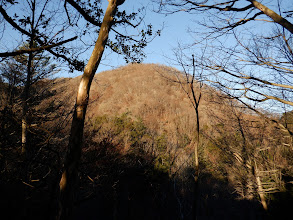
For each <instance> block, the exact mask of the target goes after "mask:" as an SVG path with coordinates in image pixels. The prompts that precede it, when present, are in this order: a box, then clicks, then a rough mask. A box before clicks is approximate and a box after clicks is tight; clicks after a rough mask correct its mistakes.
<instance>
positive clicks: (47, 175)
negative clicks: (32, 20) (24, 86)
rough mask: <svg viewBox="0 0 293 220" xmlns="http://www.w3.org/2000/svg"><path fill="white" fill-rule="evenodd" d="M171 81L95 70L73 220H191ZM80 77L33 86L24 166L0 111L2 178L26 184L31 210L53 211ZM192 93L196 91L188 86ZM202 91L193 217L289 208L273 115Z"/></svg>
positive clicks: (288, 164)
mask: <svg viewBox="0 0 293 220" xmlns="http://www.w3.org/2000/svg"><path fill="white" fill-rule="evenodd" d="M178 78H179V79H184V77H183V75H182V73H180V72H179V71H177V70H176V69H174V68H170V67H166V66H161V65H155V64H129V65H127V66H123V67H120V68H117V69H114V70H111V71H105V72H101V73H98V74H96V76H95V78H94V80H93V82H92V86H91V91H90V98H89V106H88V109H87V115H86V123H85V131H84V140H83V149H82V160H81V164H80V170H79V172H80V184H81V186H80V188H79V191H78V199H79V200H78V202H77V204H76V210H75V214H76V219H82V218H83V217H84V216H86V218H88V219H90V218H95V217H97V215H98V216H99V217H101V219H109V218H110V219H112V218H114V219H143V218H147V219H180V218H179V216H181V217H182V216H183V218H184V219H192V204H193V202H194V179H193V177H194V173H195V169H194V146H195V144H196V143H197V138H196V114H195V111H194V108H193V106H192V104H191V101H190V99H189V98H188V95H187V94H186V92H185V91H188V87H187V86H186V85H185V84H180V83H178ZM80 79H81V77H76V78H58V79H55V80H47V81H42V82H40V83H39V84H36V86H35V87H34V89H35V91H37V92H38V93H37V94H39V95H38V96H36V98H34V99H33V101H32V103H33V104H34V105H33V107H32V111H31V115H32V117H31V119H30V120H31V128H30V135H31V137H32V139H31V143H30V146H31V149H30V157H31V159H30V160H29V161H30V162H29V163H28V165H27V166H23V165H21V164H22V163H26V161H24V162H22V163H20V162H18V161H21V158H20V157H19V156H18V151H19V150H18V149H19V148H18V147H16V146H19V137H20V132H21V129H20V125H21V123H20V120H18V119H17V118H18V117H19V115H20V112H21V111H20V110H19V109H20V105H19V104H18V103H16V104H15V105H14V106H13V108H12V109H11V110H9V111H10V112H8V113H9V114H8V116H9V117H8V116H7V111H8V110H7V107H6V108H4V107H3V108H2V110H1V115H0V116H1V117H2V119H3V120H2V125H3V126H2V127H1V128H2V129H3V128H5V129H6V130H5V131H10V132H6V133H5V134H4V132H2V133H1V135H2V136H1V137H3V138H2V140H3V141H2V144H3V146H5V147H4V148H1V152H0V153H1V158H4V159H3V163H2V165H1V166H2V167H1V169H2V170H3V172H2V173H1V175H2V176H3V178H6V179H8V180H9V181H10V182H15V184H16V186H17V187H16V188H17V189H18V190H19V189H21V190H23V189H24V188H23V187H28V188H27V190H28V192H26V193H27V195H29V196H28V197H27V201H28V202H27V206H29V207H32V210H35V209H39V210H44V213H46V210H47V212H51V211H52V209H54V207H50V206H48V205H46V204H47V203H50V201H51V200H52V199H53V200H54V198H53V197H51V196H50V195H52V194H54V187H52V186H53V185H52V183H54V184H56V183H55V182H56V179H58V175H59V170H60V166H61V164H62V161H63V159H64V155H65V152H66V148H67V143H68V138H69V133H70V125H71V119H72V113H73V112H72V110H73V107H74V104H75V97H76V91H77V89H78V85H79V82H80ZM194 87H195V88H196V89H195V93H196V94H198V93H199V92H200V90H199V88H198V85H197V82H195V84H194ZM182 88H184V89H185V91H184V90H183V89H182ZM3 91H5V89H4V90H3ZM201 92H202V99H201V102H200V104H199V131H200V135H199V137H200V138H199V142H198V143H199V194H198V198H197V199H198V201H199V204H200V205H199V206H198V209H199V213H214V214H215V216H226V217H227V218H226V219H233V216H238V217H239V216H241V217H242V218H244V219H248V218H250V217H251V216H262V217H261V218H260V219H266V216H267V213H266V212H264V211H263V207H262V204H263V202H264V201H265V202H266V203H267V204H268V206H269V207H270V212H269V214H268V216H275V214H276V213H277V212H278V211H279V210H283V211H284V210H289V209H287V208H286V206H284V204H290V202H292V197H291V196H290V195H291V194H290V192H291V191H290V190H292V188H290V187H291V185H290V181H292V177H293V170H292V165H293V164H292V160H291V159H290V158H291V156H290V155H292V140H291V139H290V136H288V134H287V133H284V131H283V130H281V129H280V127H278V124H277V120H278V118H272V117H271V116H269V115H267V116H268V118H263V117H260V116H258V115H257V114H255V113H253V112H252V111H249V110H248V109H247V108H244V106H243V105H241V104H240V103H239V102H237V101H235V100H232V99H229V98H228V97H227V96H225V95H223V94H222V93H221V92H220V91H218V90H216V89H215V88H212V87H209V86H207V85H204V86H203V87H202V89H201ZM3 97H4V96H3ZM3 100H4V99H3ZM5 114H6V116H5ZM272 120H273V121H275V122H272ZM290 146H291V148H290ZM2 155H3V156H2ZM18 157H19V158H20V159H19V160H15V159H13V160H12V159H11V158H18ZM22 169H24V171H23V172H19V170H22ZM27 170H28V171H27ZM20 173H29V176H25V177H23V176H22V175H21V174H20ZM24 180H25V181H24ZM259 183H261V184H259ZM259 186H262V188H261V189H260V188H259ZM5 187H6V186H5ZM25 189H26V188H25ZM34 189H36V190H34ZM287 192H288V193H287ZM6 194H7V193H6ZM6 194H5V195H6ZM7 196H8V194H7ZM261 196H263V198H265V199H261V198H262V197H261ZM16 197H17V196H16ZM36 197H38V198H44V199H43V200H44V201H43V203H42V202H40V203H39V205H33V204H34V198H36ZM41 200H42V199H41ZM287 201H290V202H289V203H286V202H287ZM9 204H10V203H9ZM44 204H45V205H44ZM96 207H99V208H98V212H97V210H96V209H97V208H96ZM231 207H233V208H231ZM50 210H51V211H50ZM170 210H172V211H170ZM97 213H99V214H97ZM284 213H286V212H284ZM203 215H204V214H203ZM31 216H34V214H31ZM38 216H39V217H42V214H41V212H40V214H39V215H38ZM93 216H94V217H93ZM162 216H164V217H162ZM216 219H217V218H216Z"/></svg>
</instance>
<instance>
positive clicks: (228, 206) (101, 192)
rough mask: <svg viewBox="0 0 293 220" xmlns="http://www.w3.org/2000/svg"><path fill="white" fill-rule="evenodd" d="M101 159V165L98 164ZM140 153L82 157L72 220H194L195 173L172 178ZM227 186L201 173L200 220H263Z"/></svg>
mask: <svg viewBox="0 0 293 220" xmlns="http://www.w3.org/2000/svg"><path fill="white" fill-rule="evenodd" d="M96 158H99V160H96ZM153 162H154V158H153V157H152V156H150V155H146V154H145V153H143V152H140V150H139V148H137V149H133V151H132V152H129V153H121V151H120V150H119V147H118V148H117V147H114V146H112V145H111V144H109V142H107V141H105V142H103V143H100V145H99V146H98V147H94V146H93V145H92V144H90V146H88V147H86V148H85V149H84V152H83V164H82V166H81V173H82V178H81V188H80V191H79V201H78V202H77V204H76V210H75V213H74V219H75V220H79V219H194V218H193V210H192V204H193V195H194V191H193V180H192V178H191V176H192V175H191V174H192V173H193V169H191V168H190V169H185V170H183V171H182V175H181V176H180V178H179V177H178V178H175V179H174V178H173V179H170V178H169V176H168V174H167V173H164V172H162V171H159V170H156V169H155V168H154V165H153ZM231 192H233V189H232V188H231V187H230V186H229V185H228V183H227V182H225V181H222V180H219V179H217V178H215V177H214V176H213V175H212V174H209V173H203V174H202V176H201V179H200V196H199V201H198V204H199V206H198V208H197V213H198V214H197V217H198V219H243V220H244V219H267V218H266V215H265V213H264V212H263V211H262V208H261V206H260V204H259V203H258V202H257V201H247V200H238V199H237V198H236V196H235V195H233V194H232V193H231Z"/></svg>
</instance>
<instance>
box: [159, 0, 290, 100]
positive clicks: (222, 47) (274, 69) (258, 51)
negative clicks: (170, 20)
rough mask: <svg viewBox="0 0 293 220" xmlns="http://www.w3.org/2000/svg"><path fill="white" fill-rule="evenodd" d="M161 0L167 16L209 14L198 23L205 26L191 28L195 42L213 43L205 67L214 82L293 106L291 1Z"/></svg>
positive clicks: (237, 93)
mask: <svg viewBox="0 0 293 220" xmlns="http://www.w3.org/2000/svg"><path fill="white" fill-rule="evenodd" d="M157 2H158V1H157ZM158 4H159V6H160V8H159V11H160V12H163V13H167V14H168V13H177V12H187V13H190V14H193V15H200V16H202V15H204V16H203V18H204V19H202V20H198V21H197V23H198V24H199V25H200V26H201V27H202V28H203V29H204V30H203V31H200V30H195V29H194V30H191V32H192V33H196V34H197V35H196V36H197V39H195V42H190V45H193V46H197V45H201V44H205V42H208V50H209V51H208V52H207V53H206V55H207V56H206V57H205V59H203V60H201V65H202V66H203V67H205V68H206V72H209V77H207V78H208V80H210V81H212V82H213V83H214V85H218V87H219V88H222V89H225V90H226V92H227V93H229V94H230V95H233V96H235V97H238V98H246V99H245V100H250V101H249V102H247V103H251V102H254V103H274V104H277V103H282V104H286V105H289V106H292V105H293V102H292V101H291V100H292V88H293V87H292V86H293V85H292V69H293V68H292V57H293V54H292V33H293V24H292V10H290V7H291V5H290V4H286V2H284V1H282V2H281V1H278V0H276V1H273V2H262V3H260V2H259V1H256V0H232V1H221V2H219V1H214V0H205V1H195V0H192V1H189V0H166V1H159V2H158ZM271 8H273V9H274V10H272V9H271ZM197 18H199V16H198V17H197ZM199 56H201V55H199ZM207 75H208V74H207Z"/></svg>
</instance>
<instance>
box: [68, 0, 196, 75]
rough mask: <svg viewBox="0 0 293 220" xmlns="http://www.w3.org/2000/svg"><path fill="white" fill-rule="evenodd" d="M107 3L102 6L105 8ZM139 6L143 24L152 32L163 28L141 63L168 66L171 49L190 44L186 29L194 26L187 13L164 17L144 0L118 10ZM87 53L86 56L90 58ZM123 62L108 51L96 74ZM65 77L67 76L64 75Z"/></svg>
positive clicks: (146, 49) (135, 1)
mask: <svg viewBox="0 0 293 220" xmlns="http://www.w3.org/2000/svg"><path fill="white" fill-rule="evenodd" d="M106 4H107V2H105V3H104V4H103V7H104V8H105V7H106V6H107V5H106ZM141 6H145V7H146V17H145V19H144V23H145V24H146V25H147V24H152V25H153V30H154V31H155V30H158V29H161V28H162V27H163V30H162V32H161V35H160V36H158V37H156V38H155V39H154V40H153V41H151V42H150V43H149V44H148V46H147V47H146V48H145V50H144V52H145V54H146V58H145V59H144V61H143V63H157V64H165V65H170V59H169V58H171V57H172V55H173V51H172V50H173V49H174V48H176V46H177V44H178V42H191V41H192V39H191V37H190V36H189V35H188V34H186V31H187V28H188V26H189V25H194V23H193V22H191V20H190V19H191V17H190V16H188V14H187V13H176V14H172V15H168V16H165V15H163V14H158V13H155V12H154V11H153V8H154V5H153V3H151V1H144V0H128V1H126V2H125V3H124V4H123V5H121V6H120V9H121V10H123V9H125V10H126V11H129V12H131V11H135V9H137V8H140V7H141ZM91 52H92V51H89V52H88V53H87V55H85V56H90V53H91ZM125 64H126V63H125V61H124V59H123V57H122V56H121V55H117V54H113V53H111V54H109V50H106V51H105V53H104V59H103V60H102V62H101V64H100V66H99V68H98V70H97V73H98V72H102V71H105V70H110V69H113V68H116V67H119V66H122V65H125ZM64 74H65V76H66V75H67V74H66V73H64ZM79 74H81V72H75V73H74V74H73V75H79Z"/></svg>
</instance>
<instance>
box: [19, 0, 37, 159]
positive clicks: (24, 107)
mask: <svg viewBox="0 0 293 220" xmlns="http://www.w3.org/2000/svg"><path fill="white" fill-rule="evenodd" d="M31 3H32V23H31V31H32V32H31V36H30V44H29V49H31V48H33V43H34V35H35V27H34V23H35V9H36V8H35V6H36V4H35V1H32V2H31ZM32 64H33V53H32V52H30V53H29V57H28V63H27V76H26V82H25V86H24V91H23V97H22V98H23V99H22V118H21V122H22V123H21V153H22V154H25V153H27V142H28V141H27V132H28V127H29V124H28V117H27V113H28V108H29V106H28V101H29V98H30V94H29V93H30V86H31V78H32V74H33V71H32Z"/></svg>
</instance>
